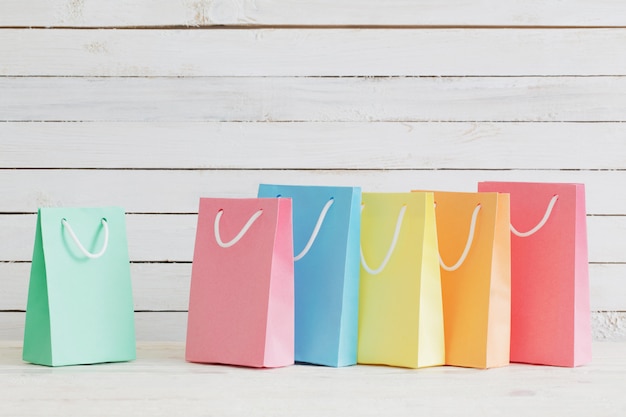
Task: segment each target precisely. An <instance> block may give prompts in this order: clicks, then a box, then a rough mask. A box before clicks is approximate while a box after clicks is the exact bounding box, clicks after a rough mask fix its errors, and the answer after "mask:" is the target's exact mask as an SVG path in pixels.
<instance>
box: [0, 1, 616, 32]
mask: <svg viewBox="0 0 626 417" xmlns="http://www.w3.org/2000/svg"><path fill="white" fill-rule="evenodd" d="M625 16H626V5H624V3H623V2H622V1H619V0H602V1H595V2H590V1H588V0H567V1H559V0H527V1H524V2H519V1H515V0H478V1H472V2H468V1H464V0H446V1H433V0H387V1H385V4H384V7H382V5H381V3H380V2H379V1H374V0H342V1H340V2H337V1H333V0H307V1H306V2H302V1H299V2H298V1H284V0H238V1H235V0H134V1H132V2H129V1H125V0H108V1H106V2H102V1H99V0H80V1H78V0H73V1H69V0H3V2H2V4H1V5H0V26H13V27H16V26H17V27H20V26H21V27H31V26H42V27H63V26H72V27H124V26H173V25H174V26H178V25H182V26H193V27H196V26H202V27H206V26H213V25H245V26H255V25H292V26H293V25H319V26H329V25H337V26H345V25H359V26H362V25H384V26H403V25H426V26H467V25H472V26H473V25H478V26H580V27H585V26H626V17H625Z"/></svg>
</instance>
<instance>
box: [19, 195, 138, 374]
mask: <svg viewBox="0 0 626 417" xmlns="http://www.w3.org/2000/svg"><path fill="white" fill-rule="evenodd" d="M22 353H23V359H24V360H25V361H27V362H32V363H36V364H41V365H48V366H62V365H79V364H92V363H102V362H121V361H129V360H133V359H135V322H134V310H133V297H132V287H131V281H130V262H129V258H128V243H127V240H126V223H125V213H124V210H123V209H121V208H118V207H103V208H42V209H39V212H38V214H37V231H36V234H35V248H34V251H33V262H32V266H31V273H30V285H29V290H28V304H27V307H26V325H25V331H24V348H23V352H22Z"/></svg>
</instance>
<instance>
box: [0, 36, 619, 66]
mask: <svg viewBox="0 0 626 417" xmlns="http://www.w3.org/2000/svg"><path fill="white" fill-rule="evenodd" d="M625 44H626V29H550V30H546V29H509V28H507V29H492V30H484V29H404V30H397V29H395V30H394V29H326V30H323V31H320V30H316V29H291V30H276V29H233V30H227V31H224V30H165V31H164V30H150V29H146V30H125V29H119V30H81V31H79V32H78V33H77V31H76V30H70V29H58V30H47V29H4V30H1V31H0V56H11V57H15V58H16V59H11V60H3V61H2V62H1V63H0V75H4V76H81V77H84V76H174V77H179V76H187V77H190V76H335V77H336V76H396V77H397V76H418V75H419V76H437V77H439V76H502V75H504V76H536V75H543V76H565V75H571V76H590V75H595V76H601V75H602V76H606V75H609V76H615V75H626V49H624V48H621V46H623V45H625ZM445 51H454V53H445ZM581 51H584V53H581Z"/></svg>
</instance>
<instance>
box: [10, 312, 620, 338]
mask: <svg viewBox="0 0 626 417" xmlns="http://www.w3.org/2000/svg"><path fill="white" fill-rule="evenodd" d="M24 316H25V314H24V313H21V312H8V313H5V312H0V340H15V341H21V340H22V339H23V337H24ZM591 320H592V331H593V338H594V340H602V341H611V340H614V341H626V312H621V311H620V312H613V311H610V312H592V313H591ZM135 330H136V338H137V340H138V341H162V342H169V341H172V342H185V337H186V334H187V313H185V312H144V313H135Z"/></svg>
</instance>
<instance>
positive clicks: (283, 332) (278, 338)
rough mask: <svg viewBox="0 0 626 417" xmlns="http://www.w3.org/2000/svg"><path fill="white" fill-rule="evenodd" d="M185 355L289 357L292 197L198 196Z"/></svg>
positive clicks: (273, 360) (231, 360)
mask: <svg viewBox="0 0 626 417" xmlns="http://www.w3.org/2000/svg"><path fill="white" fill-rule="evenodd" d="M185 358H186V359H187V360H188V361H190V362H203V363H221V364H229V365H241V366H250V367H266V368H271V367H279V366H286V365H291V364H293V363H294V262H293V238H292V218H291V199H288V198H280V199H278V198H251V199H217V198H202V199H200V210H199V214H198V228H197V234H196V243H195V251H194V257H193V266H192V272H191V291H190V297H189V316H188V322H187V343H186V352H185Z"/></svg>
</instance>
